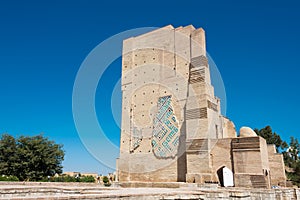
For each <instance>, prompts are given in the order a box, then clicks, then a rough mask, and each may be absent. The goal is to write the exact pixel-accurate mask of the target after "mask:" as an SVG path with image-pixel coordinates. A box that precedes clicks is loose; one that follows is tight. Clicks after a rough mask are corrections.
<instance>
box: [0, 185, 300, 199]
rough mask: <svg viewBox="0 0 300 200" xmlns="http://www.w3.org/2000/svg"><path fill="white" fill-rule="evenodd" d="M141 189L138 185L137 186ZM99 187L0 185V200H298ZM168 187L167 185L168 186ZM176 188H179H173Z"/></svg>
mask: <svg viewBox="0 0 300 200" xmlns="http://www.w3.org/2000/svg"><path fill="white" fill-rule="evenodd" d="M140 186H141V185H140ZM153 186H157V187H158V186H159V185H156V184H155V183H153V184H152V187H148V188H131V187H130V188H122V187H102V186H101V185H99V184H86V183H27V182H26V183H19V182H18V183H11V182H0V199H12V200H20V199H26V200H37V199H39V200H46V199H122V200H139V199H143V200H144V199H145V200H157V199H185V200H187V199H198V200H213V199H223V200H269V199H279V200H295V199H300V191H299V189H293V188H280V189H249V188H217V187H216V186H215V185H198V184H177V185H176V184H174V185H173V188H172V187H167V188H166V187H165V186H166V185H160V187H164V188H155V187H153ZM168 186H170V185H168ZM175 186H178V187H175Z"/></svg>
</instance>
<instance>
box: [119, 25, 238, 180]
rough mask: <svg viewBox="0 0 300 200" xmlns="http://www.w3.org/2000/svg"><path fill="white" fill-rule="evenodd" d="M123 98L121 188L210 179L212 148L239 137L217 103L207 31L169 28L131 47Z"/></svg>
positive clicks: (137, 39)
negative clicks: (130, 184)
mask: <svg viewBox="0 0 300 200" xmlns="http://www.w3.org/2000/svg"><path fill="white" fill-rule="evenodd" d="M122 95H123V98H122V126H121V142H120V157H119V159H118V160H117V171H118V177H119V180H120V181H121V182H125V181H126V182H127V181H141V182H153V181H154V182H177V181H189V182H195V181H198V182H199V181H200V182H203V181H206V180H211V179H212V178H211V174H212V166H211V163H212V161H211V157H210V149H211V148H212V146H213V145H214V143H215V141H216V139H218V138H226V137H236V132H235V128H234V125H233V123H232V122H230V121H229V120H228V119H226V118H224V117H223V116H222V115H221V112H220V100H219V99H218V98H216V97H215V96H214V88H213V86H212V85H211V79H210V70H209V65H208V59H207V57H206V43H205V32H204V30H203V29H202V28H200V29H195V28H194V27H193V26H191V25H190V26H186V27H178V28H173V27H172V26H166V27H164V28H161V29H158V30H155V31H152V32H150V33H146V34H144V35H140V36H138V37H133V38H129V39H127V40H125V41H124V42H123V61H122ZM198 179H199V180H198Z"/></svg>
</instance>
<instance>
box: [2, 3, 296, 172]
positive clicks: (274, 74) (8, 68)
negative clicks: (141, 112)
mask: <svg viewBox="0 0 300 200" xmlns="http://www.w3.org/2000/svg"><path fill="white" fill-rule="evenodd" d="M104 2H105V3H104ZM299 9H300V2H299V1H298V0H287V1H277V0H273V1H259V0H252V1H248V0H246V1H232V0H228V1H199V0H198V1H156V0H154V1H87V0H85V1H83V0H82V1H57V0H52V1H48V0H45V1H32V0H28V1H21V0H19V1H15V0H11V1H1V2H0V95H1V98H0V133H4V132H8V133H10V134H13V135H20V134H27V135H34V134H38V133H41V132H44V133H45V135H46V136H48V137H49V138H50V139H53V140H55V141H57V142H58V143H62V144H64V149H65V151H66V157H65V161H64V163H63V164H64V170H65V171H82V172H98V173H107V172H108V171H110V170H109V169H107V168H106V167H105V166H103V165H101V164H100V163H99V162H98V161H97V160H96V159H94V158H93V157H92V156H91V155H90V154H89V153H88V152H87V150H86V149H85V147H84V146H83V145H82V143H81V141H80V139H79V137H78V134H77V132H76V129H75V125H74V122H73V116H72V90H73V84H74V80H75V77H76V73H77V71H78V70H79V68H80V65H81V63H82V62H83V60H84V59H85V57H86V56H87V55H88V53H89V52H90V51H91V50H92V49H93V48H95V47H96V46H97V45H98V44H99V43H100V42H101V41H104V40H105V39H107V38H108V37H110V36H112V35H115V34H117V33H119V32H122V31H125V30H128V29H133V28H138V27H161V26H165V25H168V24H172V25H173V26H181V25H183V26H184V25H189V24H193V25H194V26H195V27H203V28H204V29H205V30H206V34H207V50H208V52H209V53H210V55H211V56H212V58H213V59H214V61H215V63H216V64H217V66H218V68H219V70H220V72H221V75H222V78H223V81H224V84H225V88H226V92H227V93H226V94H227V114H226V115H227V116H228V117H229V118H230V119H232V120H233V121H234V122H235V124H236V127H237V129H239V128H240V127H241V126H243V125H246V126H250V127H252V128H262V127H264V126H266V125H271V126H272V128H273V130H274V131H276V132H277V133H279V134H280V135H281V136H282V137H283V138H284V139H285V140H289V137H290V136H295V137H298V138H300V126H299V124H298V123H300V117H299V113H300V107H299V102H300V93H299V92H300V89H299V85H300V79H299V78H298V76H299V72H300V69H299V67H300V59H299V58H300V57H299V55H300V48H299V47H300V12H299ZM120 68H121V63H120V59H119V60H116V62H114V63H113V64H112V65H111V66H110V68H109V69H108V71H107V72H106V73H105V75H106V76H105V77H104V78H103V80H101V82H102V84H104V85H105V87H106V88H107V89H106V90H105V91H104V92H101V93H100V92H98V93H97V96H96V101H97V102H96V108H97V114H98V117H99V121H100V123H102V124H105V126H104V129H106V130H107V131H109V132H111V133H112V134H111V136H109V137H110V139H111V140H112V141H113V142H114V143H115V144H117V145H118V143H119V129H118V127H117V126H116V124H115V122H114V121H113V118H112V116H111V113H110V109H108V108H107V106H105V105H109V104H110V101H107V99H109V98H110V95H111V92H112V88H113V85H114V84H115V82H116V81H117V80H118V79H119V78H120V75H121V74H120ZM119 107H120V106H119ZM103 151H105V152H107V153H108V154H109V151H108V150H107V149H105V148H104V147H103Z"/></svg>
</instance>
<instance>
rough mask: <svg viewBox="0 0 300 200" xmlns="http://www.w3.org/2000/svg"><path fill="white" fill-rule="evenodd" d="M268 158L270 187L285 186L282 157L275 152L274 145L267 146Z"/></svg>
mask: <svg viewBox="0 0 300 200" xmlns="http://www.w3.org/2000/svg"><path fill="white" fill-rule="evenodd" d="M268 158H269V167H270V179H271V186H286V175H285V167H284V161H283V156H282V154H279V153H277V152H276V149H275V145H268Z"/></svg>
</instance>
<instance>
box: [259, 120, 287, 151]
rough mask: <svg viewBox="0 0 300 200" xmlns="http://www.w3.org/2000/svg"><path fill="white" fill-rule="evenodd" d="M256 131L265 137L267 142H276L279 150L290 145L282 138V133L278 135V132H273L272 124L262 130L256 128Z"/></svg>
mask: <svg viewBox="0 0 300 200" xmlns="http://www.w3.org/2000/svg"><path fill="white" fill-rule="evenodd" d="M254 131H255V132H256V134H257V135H259V136H261V137H263V138H264V139H265V140H266V142H267V144H275V146H276V150H277V152H279V151H280V150H284V149H286V148H287V147H288V144H287V143H286V142H285V141H284V140H282V139H281V137H280V135H278V134H277V133H276V132H273V131H272V128H271V127H270V126H266V127H265V128H262V129H260V130H258V129H254Z"/></svg>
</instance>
